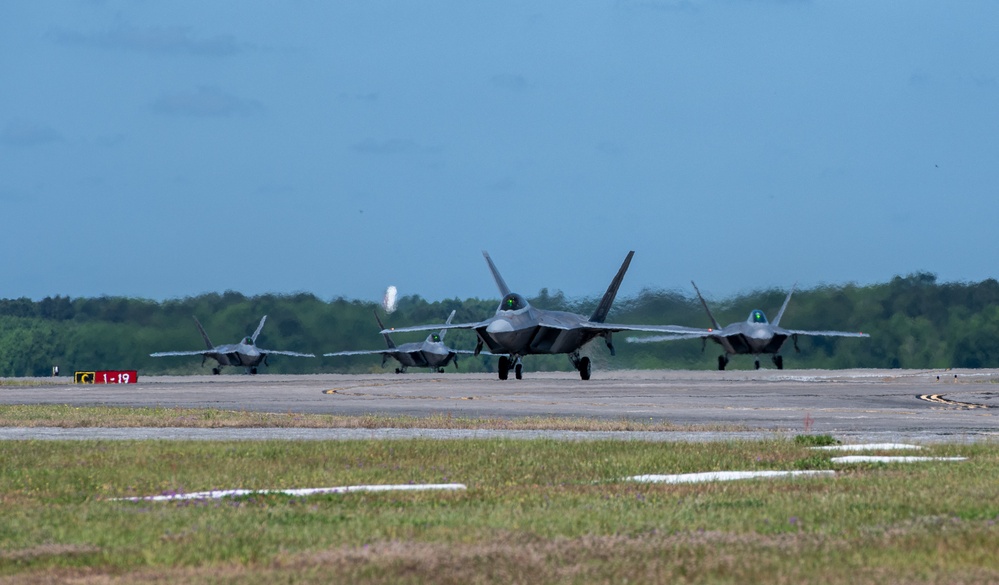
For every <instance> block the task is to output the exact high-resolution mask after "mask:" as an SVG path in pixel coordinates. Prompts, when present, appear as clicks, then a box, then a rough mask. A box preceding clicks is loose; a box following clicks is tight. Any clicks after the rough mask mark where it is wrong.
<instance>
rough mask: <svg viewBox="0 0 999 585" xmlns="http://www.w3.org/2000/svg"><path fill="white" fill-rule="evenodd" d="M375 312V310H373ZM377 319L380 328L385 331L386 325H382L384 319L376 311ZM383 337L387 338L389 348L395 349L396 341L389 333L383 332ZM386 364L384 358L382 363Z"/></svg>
mask: <svg viewBox="0 0 999 585" xmlns="http://www.w3.org/2000/svg"><path fill="white" fill-rule="evenodd" d="M372 312H373V313H374V311H372ZM375 321H378V330H379V331H385V326H384V325H382V320H381V319H379V318H378V313H375ZM382 337H384V338H385V344H386V345H388V348H389V349H395V342H393V341H392V338H391V337H389V334H388V333H382ZM384 364H385V360H382V365H384Z"/></svg>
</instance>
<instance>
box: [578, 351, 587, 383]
mask: <svg viewBox="0 0 999 585" xmlns="http://www.w3.org/2000/svg"><path fill="white" fill-rule="evenodd" d="M576 369H578V370H579V377H580V378H582V379H583V380H589V379H590V358H588V357H585V356H584V357H582V358H580V359H579V365H578V366H577V367H576Z"/></svg>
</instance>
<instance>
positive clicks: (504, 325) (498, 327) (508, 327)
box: [486, 319, 513, 333]
mask: <svg viewBox="0 0 999 585" xmlns="http://www.w3.org/2000/svg"><path fill="white" fill-rule="evenodd" d="M511 331H513V324H511V323H510V322H509V321H507V320H506V319H496V320H495V321H493V322H492V323H490V324H489V325H486V333H510V332H511Z"/></svg>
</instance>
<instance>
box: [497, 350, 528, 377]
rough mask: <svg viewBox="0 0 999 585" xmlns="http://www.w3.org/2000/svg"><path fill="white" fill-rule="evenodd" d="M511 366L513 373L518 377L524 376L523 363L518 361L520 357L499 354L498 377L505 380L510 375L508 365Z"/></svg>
mask: <svg viewBox="0 0 999 585" xmlns="http://www.w3.org/2000/svg"><path fill="white" fill-rule="evenodd" d="M511 366H513V375H514V376H515V377H516V378H517V379H518V380H522V379H523V378H524V364H522V363H520V358H519V357H518V358H512V359H511V358H508V357H507V356H505V355H504V356H500V359H499V379H500V380H506V379H507V378H508V377H510V367H511Z"/></svg>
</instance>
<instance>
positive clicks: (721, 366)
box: [718, 355, 728, 371]
mask: <svg viewBox="0 0 999 585" xmlns="http://www.w3.org/2000/svg"><path fill="white" fill-rule="evenodd" d="M727 364H728V358H727V357H725V356H723V355H720V356H718V370H719V371H723V370H724V369H725V366H726V365H727Z"/></svg>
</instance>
